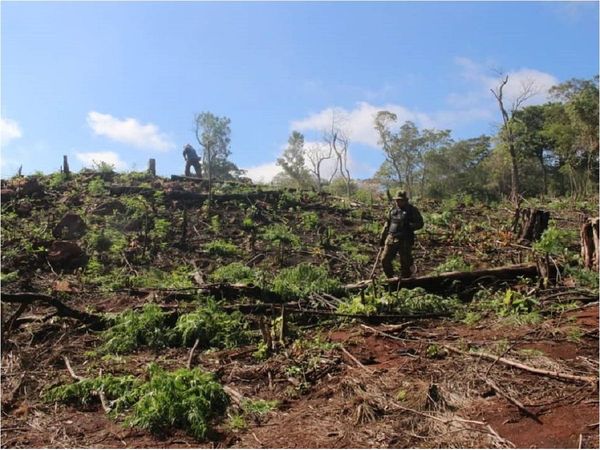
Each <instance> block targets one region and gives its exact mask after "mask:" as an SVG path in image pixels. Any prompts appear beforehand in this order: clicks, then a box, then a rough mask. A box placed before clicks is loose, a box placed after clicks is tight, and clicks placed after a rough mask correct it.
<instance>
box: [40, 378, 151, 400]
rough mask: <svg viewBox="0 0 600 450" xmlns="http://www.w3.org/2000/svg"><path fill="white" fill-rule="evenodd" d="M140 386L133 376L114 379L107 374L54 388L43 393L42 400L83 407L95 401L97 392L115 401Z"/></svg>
mask: <svg viewBox="0 0 600 450" xmlns="http://www.w3.org/2000/svg"><path fill="white" fill-rule="evenodd" d="M141 384H142V383H141V381H140V380H138V379H137V378H135V377H134V376H133V375H126V376H121V377H116V376H114V375H110V374H109V375H102V376H100V377H97V378H88V379H84V380H81V381H78V382H76V383H71V384H65V385H61V386H56V387H54V388H52V389H49V390H48V391H46V392H44V393H43V395H42V398H43V399H44V401H46V402H63V403H74V404H81V405H84V406H85V405H87V404H88V403H90V402H91V401H92V400H94V401H97V397H96V396H97V393H98V392H104V394H105V395H106V398H107V400H116V399H118V398H120V397H123V396H125V395H127V394H128V393H130V392H131V391H132V390H133V389H135V388H136V387H138V386H140V385H141Z"/></svg>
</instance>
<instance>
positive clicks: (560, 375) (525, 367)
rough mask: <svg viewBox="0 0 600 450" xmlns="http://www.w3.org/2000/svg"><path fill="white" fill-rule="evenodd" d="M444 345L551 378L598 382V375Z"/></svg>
mask: <svg viewBox="0 0 600 450" xmlns="http://www.w3.org/2000/svg"><path fill="white" fill-rule="evenodd" d="M443 347H445V348H447V349H448V350H450V351H451V352H454V353H458V354H461V355H466V356H470V357H472V358H485V359H488V360H491V361H497V362H500V363H502V364H505V365H507V366H511V367H516V368H517V369H521V370H525V371H527V372H531V373H535V374H537V375H542V376H547V377H551V378H556V379H559V380H568V381H581V382H585V383H597V382H598V378H596V377H584V376H580V375H571V374H569V373H563V372H556V371H552V370H544V369H537V368H535V367H531V366H528V365H525V364H522V363H520V362H518V361H513V360H511V359H506V358H498V356H497V355H492V354H491V353H486V352H465V351H463V350H459V349H457V348H455V347H452V346H450V345H443Z"/></svg>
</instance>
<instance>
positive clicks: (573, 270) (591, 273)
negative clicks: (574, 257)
mask: <svg viewBox="0 0 600 450" xmlns="http://www.w3.org/2000/svg"><path fill="white" fill-rule="evenodd" d="M565 275H566V276H570V277H572V278H573V279H574V280H575V281H576V282H577V285H578V286H580V287H583V288H588V289H591V290H592V294H595V295H598V281H599V280H598V272H597V271H595V270H590V269H586V268H583V267H573V266H566V267H565Z"/></svg>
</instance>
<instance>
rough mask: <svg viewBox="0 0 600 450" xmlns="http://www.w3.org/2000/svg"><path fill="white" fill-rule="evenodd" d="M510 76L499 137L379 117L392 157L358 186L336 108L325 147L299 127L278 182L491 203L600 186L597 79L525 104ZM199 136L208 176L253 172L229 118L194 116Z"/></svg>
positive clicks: (526, 91) (498, 92) (499, 91)
mask: <svg viewBox="0 0 600 450" xmlns="http://www.w3.org/2000/svg"><path fill="white" fill-rule="evenodd" d="M508 82H509V78H508V76H505V77H503V78H501V79H500V81H499V83H498V85H497V87H496V88H495V89H491V94H492V95H493V97H494V98H495V99H496V101H497V103H498V108H499V112H500V117H501V118H502V122H501V126H500V127H499V130H498V132H497V133H496V134H495V135H491V136H488V135H481V136H477V137H473V138H470V139H459V140H456V139H454V138H453V137H452V131H451V130H436V129H426V128H425V129H419V127H417V125H415V124H414V123H413V122H411V121H406V122H404V123H402V124H399V123H398V118H397V116H396V114H394V113H392V112H390V111H379V112H378V113H377V114H376V116H375V117H374V121H373V127H374V129H375V130H376V132H377V135H378V138H379V140H378V143H379V146H380V147H381V150H382V151H383V154H384V156H385V160H384V162H383V163H382V164H381V166H380V167H379V169H378V170H377V172H376V173H375V174H374V176H373V177H372V179H370V180H355V179H353V178H352V176H351V174H350V169H349V166H348V159H349V156H348V151H349V147H350V139H349V136H350V134H351V131H352V130H349V129H347V127H346V126H345V123H344V120H343V117H342V116H341V115H339V114H336V113H335V112H334V113H333V114H332V116H331V121H330V124H329V125H328V127H327V128H326V129H324V130H322V138H321V140H320V141H318V142H312V143H306V142H305V138H304V136H303V135H302V133H300V132H298V131H293V132H292V133H291V135H290V137H289V140H288V145H287V147H286V148H285V149H284V151H283V153H282V155H281V156H280V157H279V158H278V160H277V164H278V165H279V166H280V167H281V169H282V173H280V174H279V175H277V176H276V177H275V178H274V180H273V184H275V185H278V186H282V187H285V186H288V187H296V188H302V189H315V190H317V191H322V190H324V189H326V190H330V191H334V192H335V193H338V194H344V195H346V196H348V197H349V196H351V195H352V193H353V192H355V191H356V190H357V189H359V188H363V189H364V188H368V189H371V190H379V191H381V190H382V189H397V188H401V189H404V190H406V191H407V192H408V193H409V195H411V196H413V197H414V196H419V197H427V198H433V199H443V198H445V197H450V196H453V195H461V194H462V195H470V196H472V197H473V198H479V199H482V200H495V199H500V198H502V197H508V198H511V199H512V200H515V201H517V200H518V198H519V197H520V196H539V195H551V196H559V195H568V196H573V197H575V198H579V197H583V196H586V195H590V194H591V193H593V192H597V190H598V150H599V148H598V117H599V116H598V114H599V113H598V96H599V91H598V76H595V77H593V78H592V79H571V80H568V81H566V82H564V83H560V84H558V85H556V86H554V87H552V88H551V89H550V90H549V97H550V101H548V102H546V103H544V104H541V105H532V106H524V105H525V104H526V102H527V100H529V98H530V97H531V96H532V95H534V94H535V86H534V85H533V84H528V85H523V86H521V90H520V92H518V94H517V96H516V97H515V98H514V99H507V96H506V95H505V87H506V86H507V84H508ZM195 130H196V138H197V140H198V143H199V144H200V146H201V148H202V149H203V150H204V158H203V165H204V166H205V167H204V173H206V174H208V176H209V178H220V179H228V178H230V179H231V178H241V177H243V175H244V171H243V170H240V169H238V168H237V166H235V164H233V163H232V162H230V161H229V160H228V158H229V156H230V154H231V150H230V132H231V130H230V120H229V119H228V118H226V117H217V116H214V115H213V114H211V113H201V114H198V115H196V116H195Z"/></svg>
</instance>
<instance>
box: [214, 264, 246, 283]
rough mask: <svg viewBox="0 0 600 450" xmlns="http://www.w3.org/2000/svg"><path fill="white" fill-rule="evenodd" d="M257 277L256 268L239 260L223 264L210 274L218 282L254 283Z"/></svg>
mask: <svg viewBox="0 0 600 450" xmlns="http://www.w3.org/2000/svg"><path fill="white" fill-rule="evenodd" d="M256 277H257V274H256V272H255V270H253V269H252V268H251V267H248V266H246V265H244V264H242V263H239V262H233V263H231V264H227V265H226V266H221V267H219V268H218V269H216V270H215V271H214V272H213V273H212V274H210V279H211V280H212V281H214V282H216V283H244V284H253V283H255V282H256Z"/></svg>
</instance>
